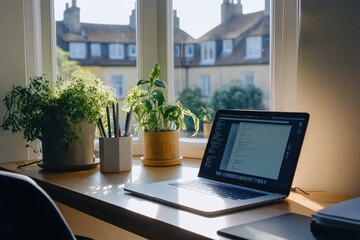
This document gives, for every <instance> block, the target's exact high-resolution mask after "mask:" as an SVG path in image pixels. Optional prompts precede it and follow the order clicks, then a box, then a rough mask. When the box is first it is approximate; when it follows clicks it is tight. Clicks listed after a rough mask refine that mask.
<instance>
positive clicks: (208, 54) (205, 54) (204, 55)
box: [200, 41, 216, 65]
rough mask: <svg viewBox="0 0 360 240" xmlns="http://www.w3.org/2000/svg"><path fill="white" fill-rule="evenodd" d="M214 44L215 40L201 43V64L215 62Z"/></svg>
mask: <svg viewBox="0 0 360 240" xmlns="http://www.w3.org/2000/svg"><path fill="white" fill-rule="evenodd" d="M215 46H216V44H215V41H207V42H202V43H201V45H200V47H201V64H203V65H204V64H215V59H216V54H215Z"/></svg>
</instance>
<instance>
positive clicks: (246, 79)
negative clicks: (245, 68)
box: [241, 72, 255, 85]
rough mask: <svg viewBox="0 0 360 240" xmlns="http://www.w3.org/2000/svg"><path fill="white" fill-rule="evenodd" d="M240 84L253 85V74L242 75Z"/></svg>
mask: <svg viewBox="0 0 360 240" xmlns="http://www.w3.org/2000/svg"><path fill="white" fill-rule="evenodd" d="M241 82H242V83H243V84H244V85H255V79H254V73H253V72H246V73H242V74H241Z"/></svg>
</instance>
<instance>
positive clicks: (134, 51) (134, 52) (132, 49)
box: [128, 44, 136, 58]
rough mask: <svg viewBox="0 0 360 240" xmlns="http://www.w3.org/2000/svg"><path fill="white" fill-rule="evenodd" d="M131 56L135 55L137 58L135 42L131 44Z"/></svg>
mask: <svg viewBox="0 0 360 240" xmlns="http://www.w3.org/2000/svg"><path fill="white" fill-rule="evenodd" d="M128 54H129V57H134V58H136V45H135V44H130V45H129V53H128Z"/></svg>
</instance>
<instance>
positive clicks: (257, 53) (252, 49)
mask: <svg viewBox="0 0 360 240" xmlns="http://www.w3.org/2000/svg"><path fill="white" fill-rule="evenodd" d="M261 53H262V41H261V36H256V37H247V38H246V58H255V59H256V58H261Z"/></svg>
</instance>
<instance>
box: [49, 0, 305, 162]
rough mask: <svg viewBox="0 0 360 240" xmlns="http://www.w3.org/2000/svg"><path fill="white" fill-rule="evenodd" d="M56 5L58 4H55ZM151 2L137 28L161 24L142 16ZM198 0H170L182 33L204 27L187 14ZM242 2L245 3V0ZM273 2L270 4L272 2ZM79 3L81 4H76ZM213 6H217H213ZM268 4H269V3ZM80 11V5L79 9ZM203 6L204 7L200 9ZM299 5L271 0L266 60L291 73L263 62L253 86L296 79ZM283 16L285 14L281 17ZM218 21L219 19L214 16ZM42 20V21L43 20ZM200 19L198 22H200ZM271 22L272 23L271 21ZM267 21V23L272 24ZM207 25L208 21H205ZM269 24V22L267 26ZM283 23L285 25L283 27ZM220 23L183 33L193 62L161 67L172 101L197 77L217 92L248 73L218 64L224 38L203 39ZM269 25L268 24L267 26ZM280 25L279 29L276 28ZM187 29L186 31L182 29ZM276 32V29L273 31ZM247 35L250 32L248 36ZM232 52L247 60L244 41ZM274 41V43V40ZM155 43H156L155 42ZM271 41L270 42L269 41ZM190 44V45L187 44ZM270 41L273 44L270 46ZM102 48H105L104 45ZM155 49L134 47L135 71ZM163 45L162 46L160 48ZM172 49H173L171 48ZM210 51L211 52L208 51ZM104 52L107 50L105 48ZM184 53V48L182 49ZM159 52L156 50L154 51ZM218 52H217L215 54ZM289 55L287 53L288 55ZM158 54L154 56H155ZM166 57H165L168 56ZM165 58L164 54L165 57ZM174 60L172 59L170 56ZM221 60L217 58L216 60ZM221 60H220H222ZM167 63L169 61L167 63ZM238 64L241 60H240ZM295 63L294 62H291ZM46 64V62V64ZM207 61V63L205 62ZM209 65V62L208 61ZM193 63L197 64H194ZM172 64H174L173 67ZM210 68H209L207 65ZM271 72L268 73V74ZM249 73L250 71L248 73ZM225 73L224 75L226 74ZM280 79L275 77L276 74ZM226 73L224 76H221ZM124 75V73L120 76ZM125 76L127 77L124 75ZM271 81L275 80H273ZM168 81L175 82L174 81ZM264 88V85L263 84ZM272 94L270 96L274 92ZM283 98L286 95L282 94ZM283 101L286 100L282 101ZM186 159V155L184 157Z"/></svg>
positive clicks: (194, 84) (147, 61) (235, 41)
mask: <svg viewBox="0 0 360 240" xmlns="http://www.w3.org/2000/svg"><path fill="white" fill-rule="evenodd" d="M45 1H50V0H45ZM54 2H55V3H57V2H58V1H54ZM154 2H156V1H155V0H149V1H139V2H138V3H137V7H140V8H144V9H147V11H146V12H143V13H141V14H139V18H138V19H137V21H138V26H140V27H143V26H144V27H145V26H147V25H148V24H150V25H156V24H157V23H159V22H161V21H159V19H156V20H155V18H153V19H154V22H151V21H150V22H149V19H150V20H151V19H152V18H146V17H144V15H146V14H148V15H154V14H156V11H155V12H151V11H152V8H149V7H148V4H149V5H150V6H151V4H154ZM169 2H171V1H159V2H158V4H166V5H168V3H169ZM198 2H200V1H187V0H173V4H172V6H173V8H174V9H177V10H178V16H179V18H180V28H181V29H182V30H184V29H185V27H184V25H183V24H185V22H187V21H189V22H190V23H191V24H193V25H194V23H195V22H197V21H198V22H200V24H203V23H205V22H206V20H205V18H204V19H203V18H199V14H200V13H199V12H198V13H196V14H195V15H193V16H194V17H193V18H191V15H189V14H190V12H191V10H192V9H199V8H201V6H197V7H193V8H190V7H189V6H191V4H194V6H196V5H195V4H200V3H198ZM223 2H227V1H220V3H218V5H219V8H218V9H217V10H220V9H221V6H220V5H221V4H222V3H223ZM229 2H232V3H233V1H229ZM236 2H243V1H236ZM244 2H245V1H244ZM251 2H256V4H255V5H259V6H262V7H263V5H262V4H263V3H264V2H265V3H266V4H265V5H266V6H267V5H268V3H269V2H270V1H269V0H261V1H259V2H257V1H256V0H254V1H251ZM271 2H273V1H271ZM179 3H183V4H185V5H187V6H186V7H185V8H184V9H186V15H188V16H190V17H188V19H189V20H186V17H185V16H184V15H183V13H181V10H180V9H181V6H180V5H179ZM79 4H80V2H79ZM214 4H216V3H214ZM170 5H171V4H170ZM269 5H270V4H269ZM133 6H134V4H133V3H132V7H133ZM266 6H265V8H264V16H266V15H267V13H266V12H265V10H266V9H269V8H266ZM79 7H80V8H81V6H79ZM202 7H203V6H202ZM298 7H299V6H298V3H297V2H296V1H285V0H274V6H273V8H272V9H273V12H274V13H275V15H274V16H276V18H275V19H274V23H273V24H275V25H276V26H277V28H276V32H275V34H276V39H275V40H274V38H273V36H272V35H270V37H269V39H270V40H269V42H270V43H269V46H271V47H272V48H273V49H272V50H273V51H272V52H274V53H276V54H275V56H274V57H273V56H271V57H269V60H270V59H274V61H275V62H276V63H279V64H276V65H275V67H283V66H286V69H291V71H290V70H289V71H285V72H284V71H281V69H274V70H272V68H270V62H269V63H268V64H264V63H263V62H262V64H261V65H263V66H267V67H268V70H267V71H268V74H267V73H266V71H264V72H263V73H262V74H260V75H257V74H256V76H257V78H259V79H256V83H255V84H258V85H257V86H261V85H260V82H258V81H263V80H264V82H268V83H269V84H267V86H268V87H267V89H270V82H273V81H275V79H276V81H277V82H278V81H282V80H281V79H287V80H286V81H289V79H291V81H293V79H296V75H293V73H296V71H294V68H295V70H296V47H297V45H296V44H297V43H296V40H297V38H296V34H297V31H296V29H297V27H298V25H297V24H298V22H297V21H298V17H297V13H298V12H297V11H298ZM245 9H246V8H245V4H244V6H243V10H244V15H246V14H247V13H246V12H245ZM211 10H212V9H207V11H204V12H205V13H206V15H209V16H212V18H214V19H215V16H216V14H220V13H219V12H221V11H218V13H216V12H211ZM256 11H261V10H255V12H256ZM83 13H84V11H82V14H83ZM284 13H286V14H284ZM167 14H172V9H171V10H169V11H168V13H167ZM124 15H126V17H128V15H129V13H125V14H124ZM216 18H218V17H216ZM42 19H43V18H42ZM194 19H195V20H196V21H195V20H194ZM199 19H201V20H199ZM219 19H221V17H219ZM44 20H46V18H44V19H43V21H44ZM165 21H166V18H165V17H164V19H163V22H165ZM271 21H272V20H271ZM271 21H269V22H271ZM208 22H210V21H208ZM269 22H268V23H269ZM285 22H286V24H284V23H285ZM220 24H221V20H220V21H219V22H218V23H216V24H213V25H212V26H211V28H209V29H205V27H204V24H203V26H202V28H200V30H197V31H198V33H196V34H194V33H192V32H188V31H185V32H186V33H188V34H189V35H190V37H187V36H186V38H187V39H189V43H188V44H189V45H192V44H193V46H194V48H193V50H194V51H193V53H194V59H193V60H192V59H191V60H188V61H179V63H178V64H177V63H176V62H175V63H176V65H175V69H174V70H170V69H168V67H169V66H172V65H171V64H169V66H166V65H165V64H164V65H162V69H164V68H166V69H167V70H168V71H167V72H168V76H171V71H174V77H173V78H171V77H167V76H164V78H163V79H164V80H167V79H168V80H169V81H170V82H169V84H168V85H169V86H172V87H175V89H170V91H169V92H170V93H173V94H174V95H172V96H171V99H176V98H177V96H178V93H180V92H181V91H182V90H183V89H186V88H190V89H196V88H198V80H199V77H200V75H207V74H208V75H210V76H211V78H210V83H211V87H212V89H213V91H215V90H217V89H219V88H222V87H223V86H224V85H226V84H227V83H228V82H231V81H233V82H234V81H235V82H236V81H237V82H241V75H240V76H239V72H248V71H249V69H246V67H247V66H246V65H241V66H238V69H235V68H234V69H232V68H231V67H234V65H231V64H230V63H227V64H228V65H225V62H223V61H217V57H220V56H221V55H220V56H217V53H221V52H222V44H223V42H222V40H224V39H211V40H210V39H205V37H203V36H204V35H205V34H206V33H208V32H209V31H210V30H211V29H215V27H217V26H218V25H220ZM269 25H270V24H268V26H269ZM278 26H279V27H278ZM185 30H186V29H185ZM273 30H275V28H274V29H273ZM168 32H171V31H170V30H169V31H158V32H156V31H143V32H142V33H143V35H141V34H140V35H139V36H140V37H139V39H138V40H140V41H142V39H144V38H145V39H146V36H144V34H145V35H148V36H149V37H150V38H151V37H152V36H153V34H155V35H156V38H155V39H160V38H161V37H163V35H164V34H166V33H168ZM249 34H250V33H249ZM271 34H273V32H271ZM220 35H222V36H225V34H220ZM231 38H232V39H233V53H234V54H236V53H238V49H243V50H245V52H244V55H242V56H241V57H242V60H244V59H246V58H245V55H246V46H245V45H246V39H244V40H243V41H242V39H240V38H238V39H236V38H233V37H231ZM273 40H274V41H273ZM155 41H157V40H155ZM211 41H212V42H213V47H210V46H206V49H203V47H202V43H203V42H211ZM260 41H265V40H260ZM272 41H273V42H272ZM179 42H182V43H184V46H185V48H186V45H188V44H187V42H186V41H179ZM190 42H191V43H190ZM271 42H272V43H271ZM119 43H121V42H119ZM239 43H242V44H243V45H242V46H241V48H240V46H239V48H238V45H237V44H239ZM104 46H105V45H104ZM154 46H155V44H146V41H145V43H144V42H143V44H139V47H138V48H137V50H139V52H137V54H138V57H137V58H138V60H139V61H138V64H139V62H140V66H139V70H138V72H141V71H143V70H142V69H143V67H144V65H145V67H148V66H149V65H152V64H153V62H154V55H152V56H151V55H149V54H146V53H147V52H149V51H148V50H146V49H148V48H153V47H154ZM162 46H163V45H162ZM260 46H261V47H262V46H266V44H265V43H261V45H260ZM155 47H156V48H158V46H155ZM173 47H174V46H173ZM173 47H172V48H169V49H170V50H171V51H170V53H169V54H168V53H166V54H168V55H169V56H171V55H172V54H174V48H173ZM209 48H211V51H210V49H209ZM104 50H105V51H107V49H106V48H104ZM184 50H185V49H184ZM157 51H158V50H157ZM217 51H218V52H217ZM282 51H286V53H287V54H282ZM150 52H152V49H150ZM205 52H206V56H207V57H206V58H205V59H206V60H207V61H209V59H213V61H214V62H215V60H216V62H218V63H222V64H223V65H221V66H217V65H213V64H211V63H206V64H204V61H203V59H202V55H204V56H205ZM262 52H263V49H261V52H260V53H262ZM288 53H289V54H288ZM105 54H107V52H105ZM156 54H157V53H156ZM168 55H167V56H168ZM164 56H165V55H164ZM288 56H289V59H285V60H284V59H283V57H288ZM172 57H174V56H172ZM184 57H186V50H185V51H184ZM155 58H157V56H156V55H155ZM219 60H220V59H219ZM221 60H223V59H221ZM169 61H170V60H169ZM239 61H240V60H239ZM294 61H295V62H294ZM45 62H46V61H45ZM205 62H206V61H205ZM209 62H210V61H209ZM182 63H186V64H187V65H181V64H182ZM196 63H197V64H198V65H196ZM173 65H174V64H173ZM208 65H210V66H208ZM132 66H134V67H135V66H136V65H135V64H134V65H132ZM200 66H202V68H200ZM270 69H271V71H270ZM134 71H136V68H134ZM250 71H252V70H250ZM144 73H145V74H144V75H146V76H147V75H148V69H146V70H144ZM225 73H226V74H225ZM279 73H280V75H279V76H277V74H279ZM224 74H225V75H224ZM289 74H290V76H289ZM270 75H271V79H270ZM275 75H276V77H274V76H275ZM99 76H101V77H102V76H103V79H104V81H105V82H107V83H108V84H109V85H110V77H109V75H106V74H104V73H102V74H101V75H99ZM123 76H125V74H124V75H123ZM126 76H127V74H126ZM263 76H265V78H266V77H268V79H265V78H264V79H263ZM127 79H135V81H136V79H137V78H136V74H132V77H130V78H128V77H127ZM273 79H274V80H273ZM171 80H174V81H173V82H172V81H171ZM265 85H266V84H265ZM280 86H283V87H284V86H285V87H287V86H294V85H293V84H285V85H284V84H278V85H274V86H273V89H275V90H274V91H273V92H274V93H275V94H279V93H283V92H288V91H284V89H280ZM273 92H272V93H273ZM290 92H293V91H290ZM211 94H212V93H210V96H209V100H210V98H211ZM265 95H267V98H268V100H267V102H268V105H267V106H268V108H270V99H271V98H272V96H270V91H269V90H268V92H267V94H264V96H265ZM284 96H285V95H284ZM286 96H287V95H286ZM289 96H294V95H291V94H290V95H289ZM279 99H281V101H282V102H286V103H288V102H289V101H287V100H285V99H283V98H282V94H280V97H279V96H278V95H277V96H276V100H277V101H279ZM284 100H285V101H284ZM276 106H282V105H281V102H279V103H278V102H276ZM272 107H274V105H272ZM184 156H185V155H184Z"/></svg>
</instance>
